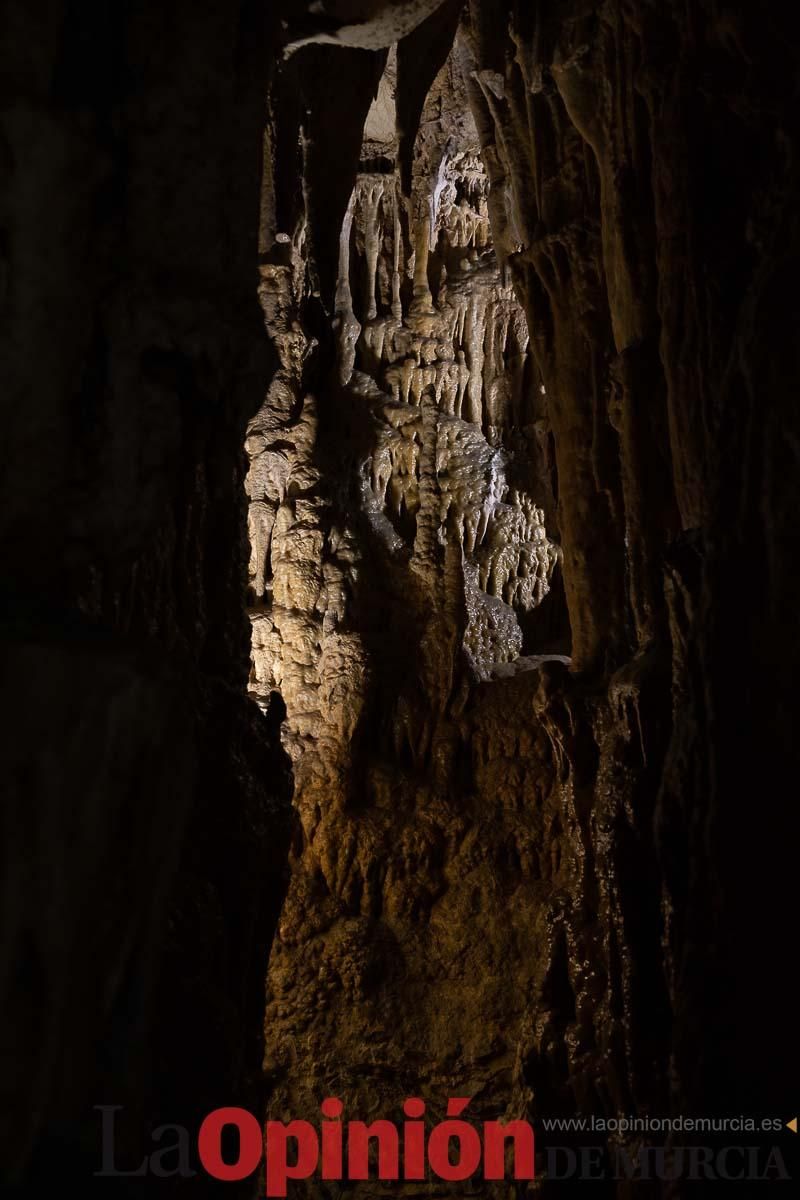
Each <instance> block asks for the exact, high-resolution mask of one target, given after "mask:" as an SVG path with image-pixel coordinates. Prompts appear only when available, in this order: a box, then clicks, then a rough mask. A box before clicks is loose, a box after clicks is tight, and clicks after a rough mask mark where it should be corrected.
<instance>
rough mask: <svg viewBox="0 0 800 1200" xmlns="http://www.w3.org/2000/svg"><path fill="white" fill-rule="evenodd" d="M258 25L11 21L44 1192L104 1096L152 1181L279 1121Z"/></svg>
mask: <svg viewBox="0 0 800 1200" xmlns="http://www.w3.org/2000/svg"><path fill="white" fill-rule="evenodd" d="M257 8H258V6H252V5H249V4H241V5H239V4H234V5H217V4H207V5H199V6H198V5H192V6H190V7H187V6H178V7H177V8H176V7H174V6H169V5H168V6H163V5H160V4H155V3H149V2H144V3H140V4H137V5H135V6H124V5H123V6H117V7H115V6H111V7H109V6H108V5H104V4H95V3H87V4H72V3H56V4H51V5H47V6H44V7H37V8H36V9H34V8H32V7H31V6H29V5H26V4H11V5H6V6H4V13H3V16H4V25H5V21H6V19H8V21H9V22H10V27H9V28H8V29H7V30H6V29H4V42H3V70H2V76H3V92H2V105H0V108H2V114H1V115H0V121H1V122H2V125H1V128H2V135H1V136H0V145H2V152H1V153H2V159H3V199H2V238H1V239H0V254H2V265H3V292H2V305H3V316H2V322H0V344H1V345H2V350H1V351H0V353H1V354H2V378H3V383H2V389H3V398H4V401H5V404H4V436H3V453H2V458H3V467H2V473H1V474H0V492H1V498H0V562H1V564H2V565H1V567H0V574H1V575H2V600H1V604H2V636H1V639H0V641H1V647H2V648H1V651H0V653H1V654H2V665H1V666H0V680H2V684H1V685H0V690H1V691H2V712H3V718H2V722H1V723H0V746H1V747H2V751H1V753H0V760H1V761H2V778H3V790H4V795H3V806H2V817H1V818H0V822H1V826H0V862H1V863H2V878H3V894H4V899H3V915H2V929H3V939H2V940H3V962H2V976H1V977H0V1011H1V1012H2V1022H0V1026H1V1029H2V1032H0V1042H1V1043H2V1049H1V1051H0V1053H1V1056H2V1063H3V1070H2V1092H3V1114H4V1120H3V1130H2V1135H0V1141H1V1143H2V1152H1V1153H0V1159H2V1177H3V1185H4V1187H5V1188H11V1187H12V1185H13V1186H16V1187H17V1188H18V1189H19V1191H20V1192H21V1193H30V1194H35V1195H38V1194H41V1191H43V1190H45V1189H49V1188H51V1187H52V1185H53V1179H54V1178H55V1177H56V1176H58V1177H59V1179H61V1180H62V1181H64V1180H66V1181H67V1182H69V1183H73V1182H76V1183H79V1184H82V1183H83V1182H84V1177H85V1176H86V1175H87V1174H91V1172H93V1171H95V1170H98V1169H99V1168H100V1165H101V1162H100V1155H101V1144H100V1125H99V1118H98V1114H97V1113H96V1112H94V1111H92V1106H93V1105H96V1104H117V1105H122V1106H123V1107H124V1114H123V1115H122V1116H121V1119H120V1123H119V1143H118V1154H119V1157H118V1162H119V1163H121V1164H124V1165H125V1166H126V1167H136V1166H138V1164H139V1163H140V1162H141V1161H142V1157H143V1155H144V1154H145V1153H146V1152H147V1151H148V1150H149V1149H151V1148H152V1143H151V1140H150V1136H149V1132H148V1123H150V1122H151V1123H152V1125H153V1126H157V1125H158V1124H159V1123H160V1122H161V1121H167V1122H178V1123H182V1124H184V1125H186V1126H187V1127H188V1128H189V1129H191V1130H192V1133H193V1136H194V1132H195V1131H196V1128H197V1125H198V1122H199V1120H200V1118H201V1117H202V1116H203V1115H205V1113H206V1112H207V1111H209V1110H210V1109H211V1108H214V1107H216V1106H218V1105H219V1104H220V1103H221V1102H224V1101H226V1100H227V1101H233V1102H238V1103H242V1104H245V1105H246V1106H253V1107H257V1106H258V1105H259V1104H260V1103H261V1101H260V1095H261V1080H260V1062H261V1049H260V1046H261V1041H262V1036H263V1034H262V1030H263V1007H264V994H263V977H264V972H265V964H266V960H267V955H268V948H269V944H270V940H271V937H272V932H273V929H274V925H275V921H276V918H277V914H278V910H279V906H280V902H281V898H282V893H283V890H284V886H285V880H284V868H285V859H286V852H287V845H288V841H289V834H290V829H291V820H290V815H289V814H290V809H289V795H290V790H291V781H290V774H289V768H288V762H287V760H286V757H285V755H284V754H283V753H282V751H281V750H280V747H279V744H278V739H277V733H276V724H275V720H274V715H273V719H272V721H271V722H270V721H269V720H266V719H264V718H263V716H262V715H261V714H260V713H259V712H258V710H257V709H256V707H255V705H253V704H252V703H251V702H250V701H248V700H247V699H246V697H245V684H246V679H247V669H248V646H249V639H248V626H247V620H246V615H245V604H244V600H245V586H246V566H247V540H246V525H245V516H246V514H245V507H244V492H243V486H242V484H243V458H244V456H243V452H242V441H243V438H244V432H245V425H246V422H247V420H248V418H249V417H250V416H251V415H252V413H253V412H254V411H255V409H256V408H257V407H258V404H259V403H260V400H261V398H262V397H263V390H264V387H265V386H266V383H267V381H268V379H269V377H270V374H271V371H272V366H273V362H274V358H273V355H272V353H271V351H270V348H269V344H268V342H267V339H266V337H265V334H264V330H263V324H262V323H261V321H260V313H259V309H258V304H257V298H256V291H255V289H256V283H257V264H256V255H257V249H258V246H257V234H258V212H259V175H260V169H259V159H260V155H259V148H260V144H261V138H262V126H263V96H264V91H265V88H266V86H267V78H266V76H267V70H266V68H267V65H268V62H269V60H270V59H271V58H272V57H273V51H272V50H271V49H270V47H271V40H270V39H271V31H270V29H269V28H268V26H267V24H266V22H265V19H264V16H263V15H262V14H261V13H260V12H259V11H257ZM6 34H8V35H10V36H8V37H6V36H5V35H6ZM6 51H8V55H6ZM232 130H235V131H236V136H231V131H232ZM175 1165H176V1164H175V1163H174V1161H171V1162H170V1163H169V1164H167V1163H166V1162H165V1166H168V1168H169V1169H170V1170H172V1169H174V1167H175ZM90 1182H91V1181H90ZM138 1183H139V1181H138V1180H134V1181H124V1180H123V1181H122V1182H121V1183H120V1182H119V1181H117V1182H116V1184H115V1183H112V1184H111V1185H110V1186H119V1187H123V1188H124V1187H126V1186H128V1185H129V1186H131V1187H133V1186H134V1184H138ZM159 1183H160V1184H161V1186H163V1187H165V1188H167V1189H168V1190H169V1187H170V1184H169V1182H167V1181H159ZM194 1185H195V1186H196V1187H198V1188H200V1189H201V1190H202V1189H203V1187H204V1184H203V1179H202V1178H198V1179H197V1180H195V1181H194ZM141 1186H143V1187H147V1186H150V1184H149V1182H148V1180H144V1181H143V1182H142V1184H141Z"/></svg>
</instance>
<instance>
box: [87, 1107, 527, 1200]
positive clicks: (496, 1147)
mask: <svg viewBox="0 0 800 1200" xmlns="http://www.w3.org/2000/svg"><path fill="white" fill-rule="evenodd" d="M468 1105H469V1099H465V1098H463V1097H455V1098H453V1099H451V1100H448V1102H447V1119H446V1120H444V1121H440V1122H439V1123H438V1124H436V1125H434V1126H433V1127H432V1128H431V1129H430V1131H426V1127H425V1122H424V1120H423V1117H424V1115H425V1102H424V1101H423V1100H420V1099H418V1098H417V1097H410V1098H409V1099H407V1100H406V1101H405V1103H404V1105H403V1113H404V1115H405V1117H406V1120H405V1121H403V1122H402V1123H401V1125H399V1126H398V1125H396V1124H394V1123H393V1122H392V1121H383V1120H377V1121H373V1122H372V1123H371V1124H369V1125H368V1124H366V1122H364V1121H348V1122H344V1121H343V1120H342V1115H343V1112H344V1105H343V1104H342V1102H341V1100H338V1099H336V1098H335V1097H330V1098H328V1099H326V1100H323V1102H322V1105H321V1107H320V1112H321V1117H322V1120H321V1121H320V1128H319V1129H316V1128H315V1127H314V1125H312V1124H311V1122H310V1121H301V1120H297V1121H289V1122H288V1123H286V1124H285V1123H284V1122H282V1121H267V1122H266V1125H265V1126H264V1128H263V1129H262V1127H261V1125H260V1124H259V1122H258V1120H257V1119H256V1118H255V1117H254V1116H253V1114H252V1113H250V1112H248V1111H247V1110H246V1109H243V1108H217V1109H215V1110H214V1111H213V1112H211V1113H209V1115H208V1116H207V1117H206V1118H205V1120H204V1121H203V1123H202V1124H201V1126H200V1129H199V1132H198V1135H197V1154H198V1157H199V1160H200V1163H201V1165H202V1167H203V1169H204V1170H205V1171H206V1172H207V1173H208V1174H209V1175H211V1176H213V1177H214V1178H215V1179H221V1180H241V1179H246V1178H247V1177H248V1176H250V1175H253V1174H254V1173H255V1172H256V1171H257V1170H259V1169H260V1167H261V1165H262V1160H263V1161H264V1167H265V1170H264V1174H265V1179H266V1195H267V1196H268V1197H284V1196H286V1194H287V1184H288V1183H289V1181H290V1180H299V1179H310V1178H311V1177H312V1176H314V1175H319V1177H320V1178H321V1179H324V1180H338V1181H343V1180H348V1181H358V1180H367V1179H370V1178H371V1177H374V1178H377V1179H380V1180H383V1181H387V1182H392V1181H397V1180H400V1179H403V1180H424V1179H427V1178H429V1176H430V1175H434V1176H436V1177H437V1178H439V1179H442V1180H445V1181H447V1182H454V1183H458V1182H463V1181H464V1180H467V1179H472V1178H473V1177H475V1176H481V1175H482V1177H483V1178H484V1179H486V1180H503V1179H506V1178H510V1179H515V1180H518V1181H524V1180H532V1179H533V1178H534V1135H533V1128H532V1126H531V1125H530V1124H529V1123H528V1122H527V1121H521V1120H517V1121H508V1122H506V1123H504V1122H501V1121H486V1122H484V1123H483V1124H482V1125H481V1126H480V1127H478V1126H476V1125H471V1124H470V1123H469V1122H468V1121H466V1120H464V1119H463V1118H462V1114H463V1113H464V1111H465V1110H466V1108H467V1107H468ZM119 1107H120V1106H119V1105H113V1104H107V1105H98V1106H97V1110H98V1112H99V1113H100V1114H101V1119H102V1141H103V1150H102V1153H103V1161H102V1168H101V1170H100V1171H97V1172H96V1174H97V1175H101V1176H105V1177H108V1176H119V1175H148V1174H152V1175H155V1176H158V1177H161V1178H164V1177H167V1176H171V1175H187V1176H188V1175H194V1174H195V1171H194V1170H193V1169H192V1168H191V1166H190V1152H191V1147H190V1138H189V1134H188V1131H187V1130H186V1129H184V1128H183V1127H182V1126H180V1125H161V1126H159V1127H158V1128H157V1129H155V1130H154V1131H153V1139H154V1141H155V1142H157V1144H158V1145H157V1148H156V1149H154V1150H153V1152H152V1153H151V1154H150V1155H148V1156H145V1158H144V1159H143V1160H142V1162H141V1163H140V1164H139V1165H138V1166H137V1167H136V1168H135V1169H134V1170H132V1171H123V1170H120V1169H119V1168H118V1167H117V1165H116V1162H115V1157H114V1142H115V1134H114V1130H115V1117H116V1114H117V1112H118V1111H119ZM231 1130H235V1131H236V1133H237V1134H238V1149H237V1150H236V1153H235V1155H231V1154H230V1153H227V1154H226V1153H225V1152H224V1145H223V1144H224V1142H225V1137H226V1133H229V1132H230V1131H231ZM168 1137H170V1138H171V1139H172V1140H171V1141H170V1142H169V1143H167V1141H166V1139H167V1138H168ZM371 1151H373V1152H374V1155H375V1157H376V1158H377V1171H376V1172H375V1171H373V1172H372V1173H371V1171H370V1152H371ZM170 1156H171V1161H172V1164H173V1165H172V1166H171V1167H168V1166H167V1165H166V1164H167V1161H168V1160H169V1158H170Z"/></svg>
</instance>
